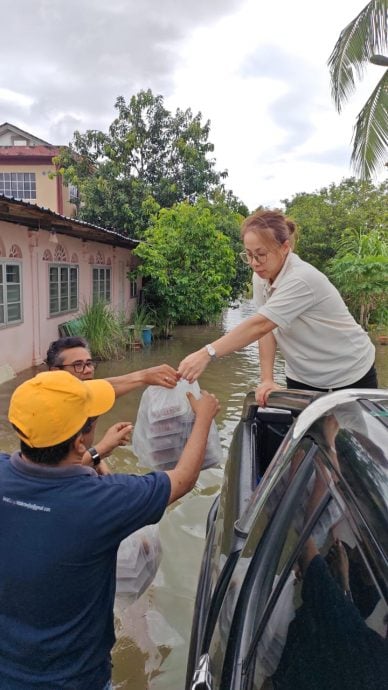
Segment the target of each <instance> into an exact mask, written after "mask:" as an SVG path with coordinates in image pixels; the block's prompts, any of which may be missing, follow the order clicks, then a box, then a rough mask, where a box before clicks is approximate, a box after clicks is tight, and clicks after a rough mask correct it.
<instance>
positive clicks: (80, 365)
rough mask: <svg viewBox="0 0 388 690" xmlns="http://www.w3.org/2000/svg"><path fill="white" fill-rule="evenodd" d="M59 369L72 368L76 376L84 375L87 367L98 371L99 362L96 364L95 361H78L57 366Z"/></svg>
mask: <svg viewBox="0 0 388 690" xmlns="http://www.w3.org/2000/svg"><path fill="white" fill-rule="evenodd" d="M57 367H58V369H65V367H72V369H74V371H75V373H76V374H83V373H84V371H85V369H86V367H89V369H96V368H97V362H95V361H94V359H87V360H86V362H83V361H82V360H81V359H77V360H76V361H75V362H72V363H71V364H57Z"/></svg>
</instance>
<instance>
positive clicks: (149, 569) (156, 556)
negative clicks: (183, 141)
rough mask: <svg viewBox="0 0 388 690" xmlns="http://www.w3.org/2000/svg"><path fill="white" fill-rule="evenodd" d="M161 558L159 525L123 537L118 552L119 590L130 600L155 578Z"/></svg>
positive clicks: (133, 599) (117, 574)
mask: <svg viewBox="0 0 388 690" xmlns="http://www.w3.org/2000/svg"><path fill="white" fill-rule="evenodd" d="M161 558H162V545H161V542H160V537H159V526H158V525H146V526H145V527H142V528H141V529H139V530H137V532H133V534H130V535H129V537H126V539H123V541H122V542H121V544H120V546H119V549H118V552H117V565H116V593H117V594H125V595H126V599H128V598H129V599H130V601H131V602H133V601H135V600H136V599H138V598H139V597H140V596H141V595H142V594H143V592H144V591H145V590H146V589H147V587H149V586H150V584H151V582H152V581H153V579H154V577H155V575H156V573H157V570H158V568H159V565H160V561H161Z"/></svg>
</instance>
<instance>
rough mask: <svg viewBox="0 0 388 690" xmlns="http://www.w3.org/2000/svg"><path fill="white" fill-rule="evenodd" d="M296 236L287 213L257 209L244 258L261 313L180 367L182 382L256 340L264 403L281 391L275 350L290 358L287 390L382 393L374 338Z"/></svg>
mask: <svg viewBox="0 0 388 690" xmlns="http://www.w3.org/2000/svg"><path fill="white" fill-rule="evenodd" d="M295 230H296V228H295V224H294V223H293V221H291V220H290V219H289V218H287V217H286V216H285V215H284V214H283V213H281V211H257V212H256V213H254V214H252V215H251V216H249V217H248V218H246V219H245V221H244V223H243V225H242V228H241V237H242V240H243V242H244V246H245V250H244V251H243V252H241V258H242V259H243V261H244V262H245V263H248V264H249V265H250V266H251V268H252V270H253V298H254V301H255V303H256V305H257V308H258V310H257V314H256V315H255V316H252V317H250V318H249V319H246V320H245V321H243V322H242V323H241V324H239V325H238V326H236V328H234V329H233V330H232V331H230V332H229V333H227V334H226V335H224V336H222V337H221V338H219V339H218V340H216V341H214V342H213V343H210V344H208V345H205V347H203V348H202V349H201V350H197V351H196V352H193V353H192V354H191V355H188V356H187V357H185V359H184V360H182V362H181V364H180V366H179V369H178V371H179V373H180V374H181V376H182V377H183V378H186V379H188V381H194V380H196V379H197V378H198V376H200V374H201V373H202V372H203V370H204V369H205V367H206V366H207V364H208V363H209V362H210V361H211V360H212V359H213V360H214V359H216V358H219V357H223V356H224V355H227V354H230V353H231V352H234V351H236V350H240V349H241V348H242V347H245V346H246V345H249V344H250V343H252V342H254V341H255V340H258V341H259V353H260V370H261V383H260V384H259V386H258V388H257V392H256V399H257V401H258V403H259V404H260V405H264V404H265V402H266V398H267V395H268V393H269V392H270V391H272V390H276V389H278V388H280V386H278V385H277V384H276V383H275V382H274V380H273V366H274V360H275V351H276V348H277V347H279V350H280V351H281V352H282V354H283V356H284V359H285V363H286V378H287V387H288V388H306V389H310V390H319V391H328V390H338V389H340V388H377V385H378V384H377V377H376V370H375V367H374V360H375V348H374V346H373V344H372V342H371V340H370V339H369V336H368V335H367V333H366V332H365V331H364V330H363V329H362V328H361V326H360V325H359V324H358V323H357V322H356V321H355V320H354V318H353V317H352V315H351V314H350V312H349V310H348V308H347V306H346V305H345V303H344V301H343V299H342V297H341V295H340V294H339V292H338V290H337V289H336V288H335V287H334V285H332V284H331V283H330V281H329V280H328V278H327V277H326V276H325V275H324V274H323V273H321V272H320V271H318V270H317V269H316V268H315V267H314V266H312V265H311V264H309V263H307V262H306V261H302V259H300V258H299V257H298V256H297V255H296V254H294V252H293V251H292V249H293V246H294V242H295Z"/></svg>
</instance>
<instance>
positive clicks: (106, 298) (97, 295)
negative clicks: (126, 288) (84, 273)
mask: <svg viewBox="0 0 388 690" xmlns="http://www.w3.org/2000/svg"><path fill="white" fill-rule="evenodd" d="M100 300H102V301H103V302H110V300H111V269H110V268H101V267H100V266H99V267H98V268H93V304H95V303H96V302H99V301H100Z"/></svg>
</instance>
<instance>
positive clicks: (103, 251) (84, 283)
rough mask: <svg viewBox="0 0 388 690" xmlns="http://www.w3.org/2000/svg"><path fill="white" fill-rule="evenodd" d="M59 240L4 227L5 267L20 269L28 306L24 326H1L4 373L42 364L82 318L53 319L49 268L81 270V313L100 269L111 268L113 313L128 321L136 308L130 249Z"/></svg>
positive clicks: (0, 245)
mask: <svg viewBox="0 0 388 690" xmlns="http://www.w3.org/2000/svg"><path fill="white" fill-rule="evenodd" d="M57 240H58V243H53V242H50V233H49V232H48V231H46V230H39V231H36V230H29V229H28V228H27V227H24V226H21V225H15V224H13V223H8V222H6V221H0V261H1V262H3V261H4V259H10V260H11V261H16V262H18V263H19V264H20V265H21V276H22V304H23V312H22V322H21V323H17V324H15V325H10V326H0V369H1V367H2V366H3V367H4V368H5V366H6V365H8V366H11V367H12V369H13V370H14V371H15V372H19V371H22V370H23V369H27V368H28V367H31V366H34V365H37V364H41V363H42V361H43V360H44V358H45V356H46V351H47V347H48V345H49V343H50V342H51V341H52V340H55V339H56V338H58V337H59V334H58V324H60V323H63V322H64V321H69V320H70V319H72V318H75V317H76V316H77V314H78V313H79V312H77V311H75V312H74V311H73V312H69V313H66V314H61V315H60V316H53V317H52V316H50V315H49V294H48V266H49V264H50V263H55V264H61V263H63V264H68V263H70V264H77V265H78V266H79V290H78V294H79V308H82V304H83V303H84V302H88V303H89V302H91V300H92V268H93V266H94V267H95V266H96V265H100V266H110V267H111V278H112V280H111V286H112V307H114V308H115V309H121V310H125V311H126V313H127V314H128V316H129V314H130V313H131V312H132V310H133V309H134V308H135V306H136V299H131V298H130V284H129V281H128V279H127V276H126V274H127V272H128V270H129V267H130V262H131V252H130V250H129V249H124V248H121V247H112V246H110V245H104V244H102V243H101V242H93V241H87V242H85V241H83V240H81V239H77V238H74V237H68V236H66V235H62V234H61V235H59V234H58V235H57Z"/></svg>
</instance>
